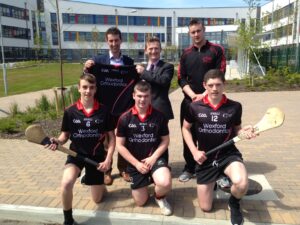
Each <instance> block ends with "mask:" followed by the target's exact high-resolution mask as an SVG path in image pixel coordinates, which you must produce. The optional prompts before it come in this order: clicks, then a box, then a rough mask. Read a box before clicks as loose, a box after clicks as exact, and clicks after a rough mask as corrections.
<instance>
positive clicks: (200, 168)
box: [196, 152, 243, 184]
mask: <svg viewBox="0 0 300 225" xmlns="http://www.w3.org/2000/svg"><path fill="white" fill-rule="evenodd" d="M236 161H237V162H242V163H243V158H242V155H241V153H239V152H235V153H232V154H230V155H227V156H225V157H223V158H221V159H218V160H216V161H215V163H213V162H211V163H209V164H205V165H199V164H197V165H196V176H197V184H209V183H212V182H214V181H216V180H217V179H218V178H219V177H220V176H221V175H224V170H225V169H226V167H227V166H229V164H230V163H232V162H236Z"/></svg>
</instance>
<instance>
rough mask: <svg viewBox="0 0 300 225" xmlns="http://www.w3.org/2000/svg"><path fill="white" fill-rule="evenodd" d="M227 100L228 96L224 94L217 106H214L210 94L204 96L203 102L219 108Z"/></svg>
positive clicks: (214, 108) (213, 107) (215, 108)
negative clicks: (209, 97)
mask: <svg viewBox="0 0 300 225" xmlns="http://www.w3.org/2000/svg"><path fill="white" fill-rule="evenodd" d="M226 102H227V97H226V95H224V94H223V96H222V99H221V101H220V102H219V104H218V105H217V106H214V105H213V104H211V102H210V101H209V99H208V95H205V96H204V98H203V103H204V104H207V105H209V106H210V107H211V108H212V109H213V110H218V109H219V108H220V107H221V106H222V105H223V104H225V103H226Z"/></svg>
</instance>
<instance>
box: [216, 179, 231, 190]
mask: <svg viewBox="0 0 300 225" xmlns="http://www.w3.org/2000/svg"><path fill="white" fill-rule="evenodd" d="M217 184H218V186H219V187H220V188H221V189H222V188H224V189H226V188H230V187H231V185H232V182H231V180H230V178H229V177H225V176H224V177H221V178H220V179H219V180H217Z"/></svg>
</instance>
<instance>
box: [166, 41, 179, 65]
mask: <svg viewBox="0 0 300 225" xmlns="http://www.w3.org/2000/svg"><path fill="white" fill-rule="evenodd" d="M163 54H164V58H165V60H171V61H174V62H175V61H177V60H178V48H177V46H176V45H168V46H166V47H165V48H164V49H163Z"/></svg>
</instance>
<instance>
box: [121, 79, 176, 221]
mask: <svg viewBox="0 0 300 225" xmlns="http://www.w3.org/2000/svg"><path fill="white" fill-rule="evenodd" d="M133 99H134V101H135V105H134V106H133V107H132V108H131V109H130V110H129V111H127V112H126V113H124V114H123V115H122V116H121V117H120V119H119V122H118V125H117V139H116V145H117V149H118V150H119V153H120V154H121V155H122V156H123V157H124V158H125V159H126V160H127V161H128V162H129V165H128V167H127V172H128V173H129V175H130V179H131V189H132V197H133V199H134V201H135V203H136V204H137V205H138V206H143V205H144V204H145V203H146V202H147V200H148V198H149V194H148V189H147V186H148V185H150V184H151V183H152V182H154V184H155V188H154V190H155V201H156V202H157V204H158V205H159V207H160V208H161V212H162V214H163V215H166V216H169V215H171V214H172V209H171V206H170V205H169V203H168V202H167V200H166V194H167V193H168V192H169V191H170V190H171V186H172V180H171V173H170V169H169V167H168V163H167V159H166V157H165V155H164V153H165V152H166V150H167V148H168V145H169V129H168V122H167V119H166V118H165V117H164V115H163V114H162V113H161V112H159V111H157V110H156V109H154V108H153V107H152V106H151V85H150V84H149V83H147V82H146V81H143V80H142V81H139V82H138V83H137V84H136V85H135V88H134V92H133Z"/></svg>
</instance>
